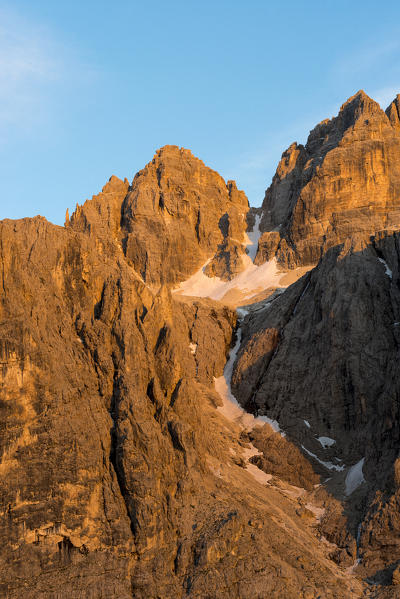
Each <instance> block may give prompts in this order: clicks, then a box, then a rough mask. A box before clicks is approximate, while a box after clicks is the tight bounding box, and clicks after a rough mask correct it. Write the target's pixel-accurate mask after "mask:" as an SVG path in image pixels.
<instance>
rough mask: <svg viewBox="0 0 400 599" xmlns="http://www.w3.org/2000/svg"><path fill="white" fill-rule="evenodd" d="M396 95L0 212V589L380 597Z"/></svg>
mask: <svg viewBox="0 0 400 599" xmlns="http://www.w3.org/2000/svg"><path fill="white" fill-rule="evenodd" d="M399 101H400V97H399V96H398V97H397V98H396V99H395V100H394V102H393V103H392V104H391V105H390V107H389V108H388V109H387V111H386V113H385V112H383V111H382V110H381V109H380V107H379V106H378V105H377V104H376V103H375V102H374V101H373V100H371V99H370V98H368V97H367V96H366V95H365V94H364V93H363V92H359V93H358V94H356V96H354V97H353V98H350V100H348V101H347V102H346V103H345V104H344V105H343V107H342V108H341V111H340V113H339V115H338V116H337V117H336V118H334V119H332V120H330V121H324V122H323V123H321V124H320V125H318V126H317V127H316V128H315V129H314V130H313V131H312V132H311V134H310V136H309V139H308V142H307V144H306V146H304V147H303V146H298V145H297V144H295V145H293V146H291V147H290V148H289V150H287V152H285V153H284V155H283V157H282V160H281V162H280V164H279V166H278V170H277V174H276V175H275V177H274V179H273V182H272V184H271V186H270V187H269V189H268V190H267V192H266V197H265V200H264V203H263V206H262V208H261V209H252V208H250V207H249V205H248V201H247V198H246V196H245V194H244V193H243V192H242V191H239V190H238V189H237V187H236V184H235V183H234V182H233V181H228V182H225V181H224V180H223V179H222V177H221V176H220V175H218V173H216V172H214V171H213V170H211V169H209V168H208V167H207V166H205V165H204V164H203V162H201V161H200V160H199V159H197V158H196V157H194V156H193V155H192V154H191V152H190V151H189V150H185V149H182V148H178V147H176V146H165V147H163V148H161V149H160V150H158V151H157V153H156V154H155V156H154V158H153V160H152V161H151V162H150V163H149V164H148V165H147V166H146V167H145V168H144V169H143V170H141V171H140V172H139V173H138V174H137V175H136V176H135V177H134V179H133V181H132V182H131V183H129V181H127V180H126V179H125V180H124V181H122V180H120V179H118V178H117V177H114V176H113V177H111V179H110V180H109V181H108V182H107V183H106V185H105V186H104V187H103V190H102V192H101V193H99V194H98V195H96V196H93V198H92V199H91V200H87V201H86V202H85V203H84V204H83V205H82V206H77V208H76V210H75V212H74V213H73V214H72V215H71V217H69V215H68V214H67V216H66V222H65V226H64V227H58V226H55V225H52V224H51V223H49V222H47V221H46V219H44V218H43V217H40V216H38V217H35V218H32V219H28V218H27V219H22V220H18V221H11V220H4V221H1V222H0V242H1V243H0V269H1V285H0V361H1V366H2V368H1V370H0V426H1V435H0V446H1V461H0V539H1V541H2V543H1V547H0V572H1V577H0V595H1V596H2V597H3V596H4V597H6V598H7V599H17V598H18V599H20V598H21V597H23V598H24V599H25V598H26V599H33V598H35V599H36V598H43V599H61V598H64V597H69V598H73V599H75V598H77V599H78V598H81V597H85V598H86V597H88V598H93V599H94V598H96V599H106V598H107V599H109V598H110V597H115V598H117V599H128V598H135V599H159V598H162V599H164V598H165V599H169V598H172V597H173V598H174V599H175V598H177V599H178V598H182V599H183V598H187V597H193V598H198V599H200V598H202V599H203V598H210V599H211V598H221V599H232V598H238V599H255V598H259V599H264V598H267V597H268V598H276V599H278V598H287V599H298V598H302V599H316V598H317V597H324V599H325V598H326V599H351V598H354V599H356V598H361V597H376V598H378V599H386V598H389V597H400V584H399V583H400V550H399V545H398V536H399V532H400V491H399V488H400V475H399V472H400V470H399V468H400V466H399V462H398V447H399V441H400V439H399V437H400V415H399V406H400V402H399V392H400V389H399V384H398V382H397V365H398V353H399V349H398V348H399V343H400V338H399V335H400V325H399V323H400V274H399V273H400V263H399V260H400V226H399V223H400V221H399V219H398V218H397V215H398V212H399V209H400V193H399V191H400V190H399V185H400V182H399V163H398V161H399V156H400V154H399V146H398V144H399V141H400V137H399V136H400V133H399V132H400V121H399Z"/></svg>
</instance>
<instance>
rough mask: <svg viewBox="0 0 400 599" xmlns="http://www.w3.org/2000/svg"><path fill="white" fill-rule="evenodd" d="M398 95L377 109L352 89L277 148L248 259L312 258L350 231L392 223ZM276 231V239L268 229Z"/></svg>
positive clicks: (397, 201)
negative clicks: (301, 140)
mask: <svg viewBox="0 0 400 599" xmlns="http://www.w3.org/2000/svg"><path fill="white" fill-rule="evenodd" d="M398 108H399V97H397V98H396V100H395V101H394V102H393V103H392V104H391V106H390V107H389V108H388V110H387V111H386V114H385V112H384V111H383V110H382V109H381V108H380V106H379V105H378V104H377V103H376V102H374V101H373V100H372V99H371V98H369V97H368V96H367V95H366V94H365V93H364V92H362V91H360V92H358V93H357V94H356V95H355V96H353V97H352V98H350V99H349V100H347V102H346V103H345V104H343V106H342V107H341V109H340V112H339V114H338V116H337V117H335V118H333V119H331V120H325V121H323V122H322V123H320V124H319V125H317V126H316V127H315V129H313V131H311V133H310V135H309V137H308V140H307V144H306V145H305V146H302V145H298V144H296V143H294V144H292V145H291V146H290V147H289V148H288V149H287V150H286V152H284V153H283V155H282V159H281V161H280V163H279V166H278V169H277V171H276V174H275V176H274V178H273V181H272V184H271V186H270V187H269V188H268V190H267V191H266V194H265V199H264V202H263V217H262V221H261V226H260V227H261V231H262V232H264V236H263V237H262V239H261V241H260V246H259V252H258V255H257V258H256V263H258V264H260V263H262V262H263V261H265V260H268V259H270V258H271V257H273V255H276V257H277V258H278V261H279V262H280V263H281V264H282V265H283V266H285V267H289V268H293V267H295V266H299V265H306V264H316V263H317V262H318V260H319V259H320V257H321V255H322V254H323V253H324V252H326V251H327V250H328V249H329V248H330V247H333V246H335V245H337V244H340V243H342V242H343V241H345V239H347V238H349V237H351V236H354V235H368V234H374V233H376V232H378V231H380V230H383V229H387V228H398V226H399V225H398V223H399V222H400V159H399V155H400V126H399V112H398ZM271 232H278V233H279V240H278V239H277V235H276V233H274V234H273V236H272V233H271Z"/></svg>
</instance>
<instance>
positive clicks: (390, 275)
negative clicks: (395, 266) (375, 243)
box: [378, 258, 393, 279]
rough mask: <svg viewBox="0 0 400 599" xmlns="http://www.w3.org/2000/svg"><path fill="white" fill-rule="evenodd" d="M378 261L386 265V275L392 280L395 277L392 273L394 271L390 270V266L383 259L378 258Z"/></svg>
mask: <svg viewBox="0 0 400 599" xmlns="http://www.w3.org/2000/svg"><path fill="white" fill-rule="evenodd" d="M378 260H379V262H382V264H383V265H384V267H385V274H386V275H387V276H388V277H389V278H390V279H391V278H392V277H393V273H392V271H391V270H390V268H389V266H388V264H387V262H386V261H385V260H384V259H383V258H378Z"/></svg>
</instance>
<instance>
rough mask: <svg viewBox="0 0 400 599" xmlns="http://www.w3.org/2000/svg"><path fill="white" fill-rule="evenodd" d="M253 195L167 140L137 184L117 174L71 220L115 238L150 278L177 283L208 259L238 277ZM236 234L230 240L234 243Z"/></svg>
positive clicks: (101, 235) (224, 274) (216, 268)
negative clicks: (248, 194) (248, 197)
mask: <svg viewBox="0 0 400 599" xmlns="http://www.w3.org/2000/svg"><path fill="white" fill-rule="evenodd" d="M248 210H249V205H248V200H247V198H246V196H245V194H244V192H243V191H239V190H238V189H237V187H236V184H235V182H233V181H229V182H228V183H225V181H224V179H223V178H222V177H221V175H219V174H218V173H216V172H215V171H213V170H212V169H210V168H208V167H207V166H205V164H204V163H203V162H202V161H201V160H200V159H198V158H196V157H195V156H194V155H193V154H192V152H191V151H190V150H186V149H184V148H179V147H178V146H172V145H169V146H164V147H162V148H160V149H159V150H157V151H156V153H155V155H154V157H153V159H152V160H151V161H150V162H149V163H148V164H147V165H146V166H145V167H144V168H143V169H142V170H141V171H139V172H138V173H137V174H136V175H135V177H134V179H133V181H132V184H131V185H129V183H128V181H127V179H125V180H124V181H121V180H120V179H118V178H117V177H111V179H110V180H109V182H108V183H107V184H106V185H105V186H104V187H103V190H102V192H101V193H100V194H98V195H97V196H93V198H92V200H88V201H87V202H85V204H84V205H83V206H79V207H77V209H76V211H75V212H74V214H73V215H72V216H71V218H70V221H69V225H68V226H70V227H71V228H73V229H75V230H79V231H90V232H94V231H96V235H97V236H98V237H99V238H101V239H102V240H103V243H104V244H105V245H108V244H109V243H110V241H112V240H114V241H115V242H117V244H118V245H119V246H120V247H121V248H122V249H123V252H124V254H125V256H126V257H127V258H128V260H129V261H130V263H131V264H132V265H133V267H134V268H135V270H136V272H137V273H139V275H140V276H141V277H142V278H143V280H144V281H145V282H147V283H149V284H151V285H155V286H158V285H160V284H162V283H165V284H169V285H174V284H177V283H179V282H181V281H183V280H185V279H187V277H188V276H190V275H191V274H193V273H194V272H195V271H196V270H197V269H198V268H199V267H201V266H202V265H203V264H204V263H205V262H207V261H209V266H208V268H209V269H211V270H212V271H213V272H215V273H218V276H222V277H223V278H228V279H229V278H230V277H231V276H233V274H234V273H237V272H239V271H240V270H241V269H242V268H243V266H242V259H241V256H242V255H243V253H244V251H245V236H244V234H245V231H246V228H247V221H246V216H247V212H248ZM228 240H229V243H228Z"/></svg>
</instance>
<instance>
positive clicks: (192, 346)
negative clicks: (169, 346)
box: [189, 343, 197, 356]
mask: <svg viewBox="0 0 400 599" xmlns="http://www.w3.org/2000/svg"><path fill="white" fill-rule="evenodd" d="M189 349H190V353H191V354H192V355H193V356H194V355H195V354H196V350H197V343H189Z"/></svg>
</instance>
